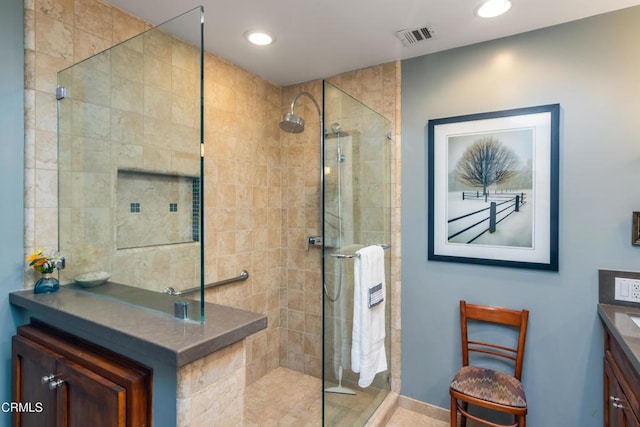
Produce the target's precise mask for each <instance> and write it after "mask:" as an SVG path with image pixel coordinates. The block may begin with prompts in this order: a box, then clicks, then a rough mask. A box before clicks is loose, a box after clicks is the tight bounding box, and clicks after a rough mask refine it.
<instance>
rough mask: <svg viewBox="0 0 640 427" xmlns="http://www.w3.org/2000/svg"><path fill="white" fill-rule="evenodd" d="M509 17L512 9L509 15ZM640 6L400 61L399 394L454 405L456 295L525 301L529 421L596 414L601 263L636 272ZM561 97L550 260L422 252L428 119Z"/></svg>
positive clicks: (560, 421)
mask: <svg viewBox="0 0 640 427" xmlns="http://www.w3.org/2000/svg"><path fill="white" fill-rule="evenodd" d="M505 19H507V18H506V17H505ZM638 23H640V7H634V8H630V9H625V10H622V11H618V12H614V13H609V14H606V15H600V16H597V17H592V18H588V19H584V20H580V21H575V22H572V23H568V24H564V25H559V26H555V27H551V28H546V29H543V30H539V31H534V32H529V33H526V34H521V35H518V36H513V37H509V38H504V39H500V40H495V41H491V42H486V43H482V44H477V45H473V46H469V47H464V48H459V49H455V50H449V51H445V52H441V53H436V54H431V55H426V56H422V57H419V58H415V59H411V60H406V61H403V63H402V178H403V179H402V181H403V182H402V194H403V198H402V394H403V395H406V396H409V397H411V398H415V399H418V400H421V401H424V402H428V403H431V404H434V405H437V406H440V407H445V408H448V407H449V395H448V388H449V382H450V380H451V378H452V377H453V374H454V372H455V370H456V369H457V368H458V367H459V366H460V363H461V356H460V345H459V339H460V332H459V319H458V302H459V300H461V299H465V300H467V301H468V302H473V303H480V304H492V305H499V306H506V307H512V308H523V307H526V308H528V309H529V310H530V311H531V315H530V321H529V336H528V339H527V354H526V357H525V368H524V377H523V381H524V385H525V388H526V392H527V396H528V401H529V424H530V425H532V426H581V427H587V426H601V425H602V424H603V416H602V411H603V403H602V399H603V398H602V356H603V344H602V328H601V325H600V320H599V318H598V315H597V312H596V305H597V303H598V291H597V289H598V283H597V280H598V269H599V268H611V269H620V270H638V269H639V268H640V247H634V246H632V245H631V213H632V211H634V210H640V186H638V185H637V182H638V179H639V178H640V120H639V115H640V49H638V40H640V25H638ZM552 103H559V104H560V107H561V115H560V183H559V186H560V219H559V230H560V231H559V242H560V250H559V263H560V264H559V265H560V270H559V272H542V271H534V270H526V269H517V268H506V267H491V266H479V265H467V264H460V263H449V262H442V261H428V260H427V220H428V218H427V176H428V171H427V167H426V165H427V153H426V147H427V140H426V133H425V131H426V128H425V126H426V125H427V121H428V120H429V119H436V118H444V117H451V116H457V115H464V114H471V113H480V112H490V111H498V110H507V109H512V108H518V107H529V106H535V105H545V104H552Z"/></svg>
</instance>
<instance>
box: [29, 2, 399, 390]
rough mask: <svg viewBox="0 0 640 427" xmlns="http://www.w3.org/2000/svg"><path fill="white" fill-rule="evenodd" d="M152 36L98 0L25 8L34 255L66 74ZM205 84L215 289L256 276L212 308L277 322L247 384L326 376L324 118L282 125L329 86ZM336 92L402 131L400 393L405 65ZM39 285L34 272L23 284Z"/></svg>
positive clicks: (218, 69) (359, 76) (306, 112)
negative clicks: (269, 377) (311, 242)
mask: <svg viewBox="0 0 640 427" xmlns="http://www.w3.org/2000/svg"><path fill="white" fill-rule="evenodd" d="M145 28H146V26H145V24H144V23H143V22H142V21H140V20H139V19H137V18H135V17H132V16H130V15H128V14H126V13H124V12H122V11H120V10H119V9H117V8H114V7H111V6H110V5H108V4H107V3H102V2H100V1H96V0H25V49H26V51H25V62H26V67H25V83H26V91H25V151H26V153H25V252H26V254H28V253H31V251H32V250H33V249H34V248H36V247H45V248H55V247H56V246H57V239H58V235H57V199H56V191H55V189H56V187H57V161H58V159H57V150H56V101H55V87H56V74H57V72H58V71H59V70H61V69H63V68H65V67H68V66H70V65H72V64H74V63H76V62H78V61H80V60H82V59H84V58H86V57H88V56H90V55H92V54H95V53H97V52H99V51H101V50H103V49H106V48H108V47H110V46H112V45H113V44H115V43H117V42H120V41H123V40H125V39H127V38H129V37H132V36H134V35H136V34H139V33H140V32H142V31H143V30H144V29H145ZM205 76H206V82H205V93H206V95H205V102H206V105H205V116H206V117H205V168H206V170H207V173H206V177H205V183H204V185H205V212H206V224H205V242H206V250H205V253H206V260H205V263H206V273H205V279H206V281H215V280H221V279H225V278H228V277H232V276H236V275H237V274H238V273H239V272H240V270H241V269H247V270H248V271H249V273H250V275H251V277H250V279H249V280H247V281H245V282H241V283H236V284H234V285H230V286H228V287H225V288H224V289H222V288H220V289H214V290H211V291H208V292H207V296H206V298H207V300H208V301H212V302H217V303H221V304H229V305H232V306H236V307H240V308H245V309H249V310H253V311H257V312H261V313H266V314H267V315H268V324H269V326H268V328H267V330H265V331H263V332H261V333H259V334H256V335H254V336H252V337H251V338H250V339H249V340H248V341H247V344H246V345H247V347H246V362H247V366H248V371H247V375H246V381H247V383H251V382H253V381H255V380H256V379H258V378H260V377H261V376H262V375H264V374H265V373H266V372H267V371H269V370H271V369H273V368H275V367H277V366H279V365H282V366H288V367H291V368H294V369H296V370H299V371H301V372H305V373H309V374H312V375H315V376H320V372H321V364H320V361H321V353H320V352H321V310H322V308H321V307H322V294H321V290H320V289H321V288H320V286H321V272H320V266H321V259H320V252H319V251H318V250H316V249H312V250H309V251H307V250H306V245H305V238H306V237H307V236H311V235H318V234H319V218H320V216H319V212H318V209H319V203H318V200H319V181H320V178H319V174H320V169H319V163H320V162H319V158H320V153H319V146H318V138H319V122H318V119H317V117H318V115H317V112H316V110H315V107H314V106H313V105H312V104H311V103H310V102H309V101H308V100H307V99H306V98H301V99H300V102H299V104H298V106H297V107H296V112H299V113H301V114H302V115H303V116H304V117H305V119H306V120H307V130H306V131H305V133H303V134H300V135H297V136H292V135H289V134H283V133H281V131H280V129H279V128H278V122H279V120H280V117H281V114H282V113H283V112H284V111H286V110H288V108H289V105H290V102H291V99H292V98H293V96H294V95H295V94H296V93H297V92H298V90H300V89H303V90H307V91H309V92H311V93H312V94H313V95H314V96H315V97H316V99H318V100H321V82H312V83H308V84H304V85H298V86H295V87H288V88H279V87H277V86H275V85H273V84H271V83H269V82H267V81H264V80H263V79H261V78H259V77H257V76H255V75H252V74H250V73H248V72H246V71H244V70H242V69H240V68H239V67H236V66H234V65H233V64H230V63H228V62H226V61H224V60H222V59H219V58H216V57H214V56H212V55H206V58H205ZM331 81H332V82H333V83H334V84H336V85H337V86H338V87H340V88H341V89H343V90H345V91H346V92H347V93H350V94H351V95H352V96H354V97H356V98H358V99H359V100H361V101H362V102H364V103H365V104H367V105H369V106H370V107H372V108H373V109H375V110H377V111H382V112H383V114H384V115H385V117H387V118H388V119H390V120H391V121H392V123H393V124H394V125H393V129H394V142H395V145H394V150H395V156H394V163H393V168H392V170H393V176H392V180H393V184H394V185H393V190H392V194H393V196H392V197H393V199H392V209H391V212H392V213H391V215H392V244H393V249H392V255H391V256H392V272H391V278H392V279H391V293H392V341H393V346H392V373H393V381H394V383H393V388H394V389H399V380H398V379H399V372H400V371H399V369H400V365H399V361H400V357H399V354H400V353H399V351H400V350H399V349H400V333H399V331H400V286H399V285H400V274H399V272H400V215H399V212H400V179H399V176H400V172H399V171H400V169H399V168H400V156H399V153H400V131H399V129H400V113H399V111H400V65H399V63H392V64H384V65H381V66H377V67H371V68H367V69H364V70H359V71H355V72H352V73H347V74H344V75H341V76H337V77H334V78H332V79H331ZM36 218H37V220H36ZM26 254H25V255H26ZM32 284H33V277H32V275H31V273H30V272H29V273H27V274H25V282H24V285H25V287H30V286H32ZM281 326H282V328H281Z"/></svg>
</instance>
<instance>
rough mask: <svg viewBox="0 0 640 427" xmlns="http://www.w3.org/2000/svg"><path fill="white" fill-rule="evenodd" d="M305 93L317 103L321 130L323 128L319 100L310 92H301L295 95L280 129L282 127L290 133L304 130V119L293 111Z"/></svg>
mask: <svg viewBox="0 0 640 427" xmlns="http://www.w3.org/2000/svg"><path fill="white" fill-rule="evenodd" d="M303 95H304V96H306V97H308V98H309V99H310V100H311V102H313V105H315V107H316V110H318V117H320V125H321V126H320V130H322V112H321V111H320V106H319V105H318V102H317V101H316V99H315V98H314V97H313V95H311V94H310V93H309V92H300V93H298V94H297V95H296V96H295V98H293V101H291V108H290V109H289V112H288V113H286V114H285V115H284V116H282V121H281V122H280V129H282V130H283V131H285V132H289V133H300V132H302V131H304V119H303V118H302V117H300V116H298V115H296V114H295V113H294V112H293V110H294V109H295V108H296V101H297V100H298V98H300V97H301V96H303Z"/></svg>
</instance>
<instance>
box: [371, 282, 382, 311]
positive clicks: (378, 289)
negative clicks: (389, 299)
mask: <svg viewBox="0 0 640 427" xmlns="http://www.w3.org/2000/svg"><path fill="white" fill-rule="evenodd" d="M382 301H384V297H383V296H382V283H378V284H377V285H375V286H373V287H371V288H369V308H372V307H375V306H376V305H378V304H380V303H381V302H382Z"/></svg>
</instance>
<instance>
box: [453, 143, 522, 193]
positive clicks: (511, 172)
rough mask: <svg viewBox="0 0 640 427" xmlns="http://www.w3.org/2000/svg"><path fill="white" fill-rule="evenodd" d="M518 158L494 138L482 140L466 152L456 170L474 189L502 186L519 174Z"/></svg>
mask: <svg viewBox="0 0 640 427" xmlns="http://www.w3.org/2000/svg"><path fill="white" fill-rule="evenodd" d="M518 164H519V160H518V156H517V155H516V153H515V152H514V151H513V150H511V149H510V148H509V147H505V146H504V145H502V143H501V142H500V141H498V139H497V138H494V137H492V136H488V137H484V138H480V139H479V140H477V141H475V142H474V143H473V144H472V145H471V146H470V147H469V148H467V150H466V151H465V152H464V154H463V155H462V157H461V158H460V160H459V161H458V164H457V166H456V169H457V170H458V173H459V174H458V179H459V180H460V181H462V182H464V183H466V184H469V185H471V186H473V187H482V193H483V194H487V187H488V186H490V185H493V184H502V183H505V182H507V181H509V180H510V179H511V178H513V177H514V176H515V175H516V174H517V170H518Z"/></svg>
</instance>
